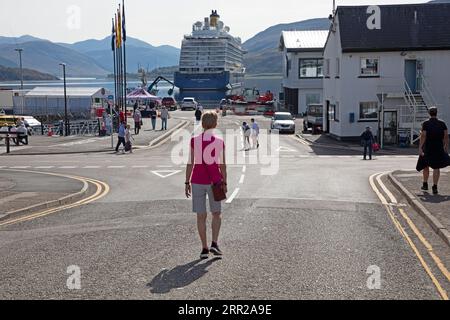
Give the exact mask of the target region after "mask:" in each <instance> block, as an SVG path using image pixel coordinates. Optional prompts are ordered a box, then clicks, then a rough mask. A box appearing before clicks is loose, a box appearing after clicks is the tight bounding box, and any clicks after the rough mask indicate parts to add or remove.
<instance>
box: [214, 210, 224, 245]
mask: <svg viewBox="0 0 450 320" xmlns="http://www.w3.org/2000/svg"><path fill="white" fill-rule="evenodd" d="M221 227H222V214H221V213H213V219H212V241H213V242H214V243H216V244H217V243H219V235H220V228H221Z"/></svg>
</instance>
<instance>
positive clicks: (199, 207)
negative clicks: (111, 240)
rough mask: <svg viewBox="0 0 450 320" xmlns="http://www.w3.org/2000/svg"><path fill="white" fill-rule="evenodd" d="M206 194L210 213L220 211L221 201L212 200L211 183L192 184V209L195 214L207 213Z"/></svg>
mask: <svg viewBox="0 0 450 320" xmlns="http://www.w3.org/2000/svg"><path fill="white" fill-rule="evenodd" d="M206 196H208V199H209V208H210V210H211V212H212V213H221V212H222V203H221V202H218V201H215V200H214V194H213V191H212V187H211V185H202V184H192V204H193V211H194V212H195V213H197V214H203V213H208V210H207V209H206Z"/></svg>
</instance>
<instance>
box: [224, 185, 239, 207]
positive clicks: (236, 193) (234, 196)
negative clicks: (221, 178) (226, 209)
mask: <svg viewBox="0 0 450 320" xmlns="http://www.w3.org/2000/svg"><path fill="white" fill-rule="evenodd" d="M238 193H239V188H236V190H234V192H233V194H232V195H231V197H230V198H228V200H227V202H226V203H227V204H230V203H232V202H233V200H234V199H235V198H236V197H237V195H238Z"/></svg>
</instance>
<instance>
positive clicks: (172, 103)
mask: <svg viewBox="0 0 450 320" xmlns="http://www.w3.org/2000/svg"><path fill="white" fill-rule="evenodd" d="M162 105H163V106H165V107H166V108H167V109H169V110H170V111H176V110H178V105H177V101H176V100H175V99H174V98H172V97H166V98H163V99H162Z"/></svg>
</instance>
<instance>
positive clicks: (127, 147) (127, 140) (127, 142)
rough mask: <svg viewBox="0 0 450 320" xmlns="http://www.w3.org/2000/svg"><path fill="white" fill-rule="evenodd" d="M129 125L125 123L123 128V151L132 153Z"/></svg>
mask: <svg viewBox="0 0 450 320" xmlns="http://www.w3.org/2000/svg"><path fill="white" fill-rule="evenodd" d="M132 138H133V137H132V136H131V126H130V125H127V129H126V130H125V152H130V153H133V144H132V143H131V139H132Z"/></svg>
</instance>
